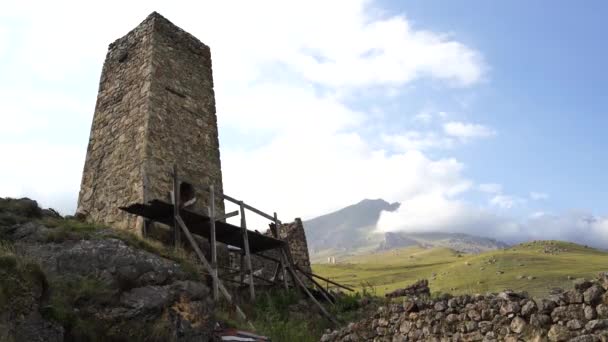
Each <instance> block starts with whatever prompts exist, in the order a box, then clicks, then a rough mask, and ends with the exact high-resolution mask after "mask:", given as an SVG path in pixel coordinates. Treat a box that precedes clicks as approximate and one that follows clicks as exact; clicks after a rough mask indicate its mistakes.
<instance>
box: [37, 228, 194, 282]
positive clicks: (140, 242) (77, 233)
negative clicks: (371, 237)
mask: <svg viewBox="0 0 608 342" xmlns="http://www.w3.org/2000/svg"><path fill="white" fill-rule="evenodd" d="M39 223H41V224H42V225H44V226H46V227H48V228H51V229H50V230H49V232H48V234H47V235H46V242H50V243H53V242H54V243H61V242H64V241H68V240H91V239H107V238H115V239H118V240H121V241H123V242H124V243H126V244H127V245H129V246H131V247H133V248H136V249H141V250H144V251H147V252H150V253H153V254H156V255H158V256H161V257H163V258H166V259H169V260H172V261H175V262H177V263H178V264H180V266H181V268H182V270H183V271H184V272H186V274H188V275H189V277H190V279H192V280H201V277H202V276H201V272H200V270H201V269H200V267H198V266H197V261H196V260H194V256H193V255H191V254H192V253H188V252H186V251H185V250H184V249H183V248H177V249H175V248H173V247H171V246H165V245H163V244H162V243H161V242H159V241H155V240H151V239H143V238H141V237H139V236H137V235H135V234H133V233H131V232H129V231H126V230H122V229H113V228H109V227H107V226H104V225H100V224H95V223H88V222H82V221H78V220H75V219H61V218H43V219H40V220H39Z"/></svg>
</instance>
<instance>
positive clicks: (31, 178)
mask: <svg viewBox="0 0 608 342" xmlns="http://www.w3.org/2000/svg"><path fill="white" fill-rule="evenodd" d="M114 2H115V1H109V2H104V3H91V4H82V3H79V2H75V1H66V0H62V1H58V2H53V3H52V4H49V3H46V2H32V3H30V2H23V1H21V2H17V1H15V2H11V1H8V2H3V3H2V4H1V5H0V160H1V161H2V163H3V167H2V168H0V196H15V197H18V196H30V197H32V198H35V199H38V200H39V201H40V202H42V203H43V205H45V206H51V207H55V208H58V209H60V210H61V211H62V212H64V213H70V212H72V211H73V210H74V209H75V206H76V199H77V194H78V189H79V184H80V177H81V171H82V166H83V162H84V155H85V153H86V143H87V140H88V134H89V129H90V123H91V120H92V115H93V110H94V105H95V96H96V92H97V85H98V82H99V74H100V71H101V65H102V63H103V58H104V56H105V52H106V49H107V45H108V44H109V43H110V42H112V41H113V40H114V39H116V38H118V37H120V36H122V35H124V34H126V32H128V31H129V30H130V29H132V28H133V27H135V26H136V25H137V24H138V23H139V22H141V21H142V20H143V19H144V18H145V17H146V16H147V15H148V14H149V13H150V12H152V11H154V10H156V11H158V12H160V13H161V14H163V15H164V16H166V17H167V18H168V19H170V20H172V21H173V22H174V23H175V24H177V25H178V26H180V27H182V28H184V29H185V30H187V31H189V32H191V33H192V34H194V35H195V36H197V37H198V38H200V39H201V40H202V41H203V42H205V43H207V44H208V45H210V47H211V51H212V58H213V67H214V81H215V92H216V100H217V101H216V102H217V111H218V122H219V125H220V145H221V157H222V167H223V173H224V185H225V186H224V187H225V191H226V192H227V193H229V194H231V195H235V196H237V197H240V198H243V199H245V200H247V201H249V202H252V203H255V204H257V205H258V206H260V207H262V208H268V209H267V210H268V211H273V210H276V211H278V212H279V213H280V214H282V215H283V216H284V217H296V216H301V217H303V218H310V217H313V216H316V215H320V214H324V213H326V212H328V211H331V210H335V209H338V208H340V207H343V206H346V205H349V204H352V203H354V202H357V201H359V200H361V199H363V198H384V199H386V200H389V201H399V202H402V203H403V205H402V209H401V210H400V211H399V212H397V213H394V214H385V215H383V216H382V218H381V221H380V223H379V227H378V229H379V230H406V231H429V230H441V231H459V232H470V233H474V234H481V235H486V236H491V237H496V238H499V239H503V240H505V241H508V242H517V241H522V240H527V239H538V238H560V239H568V240H575V241H578V242H584V243H592V244H595V245H598V246H603V247H608V218H607V217H608V204H607V203H608V202H607V201H605V200H604V196H605V194H606V193H608V185H606V183H605V182H604V179H603V177H602V176H603V173H604V170H606V167H607V166H608V165H607V163H608V161H607V160H606V152H605V151H606V148H607V147H608V146H607V145H608V138H606V136H605V134H604V131H605V129H606V127H608V115H606V113H605V111H606V109H607V108H608V99H607V97H606V96H602V95H604V94H605V92H606V87H605V86H603V81H604V80H606V79H607V78H608V77H606V76H608V75H607V72H606V68H605V66H604V65H603V63H602V62H603V61H606V60H608V58H606V57H608V56H607V54H608V52H607V49H606V48H605V47H604V46H603V45H605V44H602V42H603V38H604V37H603V34H604V32H606V24H605V23H604V20H603V18H602V13H605V12H606V8H605V7H606V5H604V4H603V3H602V2H600V1H588V2H585V3H584V5H580V4H576V3H574V2H572V3H565V2H563V3H559V4H558V3H557V2H553V1H538V2H534V3H530V2H525V1H508V2H502V3H498V2H488V1H459V2H455V1H431V0H424V1H422V0H421V1H370V0H348V1H332V2H326V1H307V2H296V1H292V2H286V1H278V0H268V1H260V2H255V4H253V3H252V2H240V1H225V2H196V1H192V2H190V1H185V2H183V3H180V4H179V5H177V4H170V3H167V2H162V1H146V2H129V3H122V2H121V3H119V2H117V1H116V3H114ZM114 6H120V8H121V11H115V10H113V8H114ZM235 8H239V9H240V10H239V11H235V10H234V9H235ZM268 165H280V167H276V168H269V167H268ZM242 169H247V170H249V172H248V173H247V174H243V173H242V172H240V170H242ZM319 189H324V190H325V191H326V193H325V194H323V195H321V196H320V195H319Z"/></svg>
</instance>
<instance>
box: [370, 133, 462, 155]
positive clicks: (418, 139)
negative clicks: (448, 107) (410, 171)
mask: <svg viewBox="0 0 608 342" xmlns="http://www.w3.org/2000/svg"><path fill="white" fill-rule="evenodd" d="M382 140H383V141H384V142H385V143H386V144H388V145H389V146H392V147H393V148H395V149H397V150H399V151H409V150H428V149H433V148H441V149H448V148H452V147H454V145H455V141H454V140H453V139H450V138H447V137H444V136H441V135H438V134H436V133H434V132H419V131H408V132H405V133H401V134H383V135H382Z"/></svg>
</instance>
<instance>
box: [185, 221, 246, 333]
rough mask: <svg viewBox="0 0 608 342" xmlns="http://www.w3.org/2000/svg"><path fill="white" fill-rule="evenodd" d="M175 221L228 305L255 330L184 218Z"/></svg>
mask: <svg viewBox="0 0 608 342" xmlns="http://www.w3.org/2000/svg"><path fill="white" fill-rule="evenodd" d="M175 221H176V222H177V224H178V226H179V227H181V229H182V231H183V233H184V235H185V236H186V238H187V239H188V241H189V242H190V245H191V246H192V249H194V252H195V253H196V255H197V256H198V258H199V260H200V261H201V262H202V263H203V266H205V268H206V269H207V272H209V273H210V274H211V276H212V277H215V278H216V281H217V284H218V288H219V290H220V291H221V293H222V295H224V298H226V301H227V302H228V303H230V304H232V305H234V307H235V308H236V311H237V313H238V314H239V315H240V316H241V317H242V318H243V319H244V320H245V321H247V323H248V324H249V326H251V328H252V329H255V327H254V326H253V324H251V322H250V321H249V320H248V319H247V316H246V315H245V313H244V312H243V310H241V308H240V307H239V306H238V305H237V304H236V303H234V301H233V300H232V296H231V295H230V293H228V290H226V288H225V287H224V285H223V284H222V282H221V281H220V280H219V279H217V276H216V275H214V274H213V272H212V268H211V264H209V262H208V261H207V258H205V255H204V254H203V252H201V249H200V248H199V247H198V244H197V243H196V241H195V240H194V238H193V237H192V234H190V231H189V230H188V227H186V224H185V223H184V221H183V220H182V218H181V217H180V216H179V215H177V216H176V217H175Z"/></svg>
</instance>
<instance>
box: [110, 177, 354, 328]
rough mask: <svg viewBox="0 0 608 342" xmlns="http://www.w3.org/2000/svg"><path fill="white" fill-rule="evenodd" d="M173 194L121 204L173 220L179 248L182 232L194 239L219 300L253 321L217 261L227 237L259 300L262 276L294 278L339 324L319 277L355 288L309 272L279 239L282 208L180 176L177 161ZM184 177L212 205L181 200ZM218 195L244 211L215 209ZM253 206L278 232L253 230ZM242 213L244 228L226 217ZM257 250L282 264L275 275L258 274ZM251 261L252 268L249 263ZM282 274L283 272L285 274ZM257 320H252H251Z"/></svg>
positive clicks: (277, 281) (148, 216)
mask: <svg viewBox="0 0 608 342" xmlns="http://www.w3.org/2000/svg"><path fill="white" fill-rule="evenodd" d="M172 178H173V195H172V196H171V197H172V201H171V202H172V203H167V202H164V201H161V200H152V201H149V202H148V203H134V204H131V205H129V206H127V207H121V208H120V209H121V210H124V211H126V212H128V213H131V214H134V215H138V216H141V217H143V218H144V219H145V220H146V221H148V222H159V223H162V224H165V225H168V226H170V227H171V228H172V230H173V239H172V240H173V243H174V245H175V246H176V247H178V246H180V245H181V243H182V242H181V240H182V236H185V237H186V240H187V242H188V244H189V245H190V246H191V248H192V250H193V251H194V253H195V254H196V256H197V257H198V259H199V260H200V262H201V263H202V264H203V266H204V268H205V270H206V271H207V273H208V274H209V276H210V277H211V283H212V293H213V299H214V300H216V301H217V300H218V299H219V298H220V294H221V295H222V296H223V297H224V298H225V299H226V301H227V302H228V303H230V304H231V305H234V306H235V308H236V311H237V313H238V314H239V315H240V316H241V317H242V318H243V319H244V320H247V317H246V315H245V313H244V312H243V311H242V310H241V308H240V307H239V306H238V305H237V304H236V302H235V301H234V300H233V298H232V295H231V294H230V292H229V291H228V289H227V288H226V287H225V286H224V284H223V281H229V282H234V280H233V279H229V278H227V277H223V278H222V277H220V276H219V273H218V261H217V243H218V242H221V243H224V244H226V245H228V246H234V247H237V248H238V249H239V250H240V255H241V267H240V268H239V269H238V270H234V269H229V271H231V272H233V273H234V272H235V271H237V272H238V273H240V281H239V283H240V285H241V286H243V285H245V284H244V278H245V276H247V277H248V287H249V298H250V299H251V300H252V301H253V300H255V296H256V290H255V287H256V286H255V281H254V280H259V281H261V282H264V283H265V284H271V285H277V286H282V287H284V288H285V289H289V287H290V283H289V281H288V277H289V278H291V280H292V282H291V283H292V284H291V285H292V286H294V287H295V288H297V289H299V290H300V291H302V292H303V293H304V294H305V295H306V296H308V298H310V299H311V301H312V302H313V303H315V305H316V306H318V308H319V309H320V311H321V313H322V314H323V315H324V316H325V317H327V319H329V320H330V321H331V322H333V323H334V324H337V321H336V319H335V318H334V317H333V316H332V315H330V314H329V312H328V311H327V310H326V309H325V307H324V306H323V305H322V304H321V302H320V301H319V300H318V299H317V297H315V296H314V295H313V292H314V293H317V294H319V296H320V297H321V298H323V299H324V300H325V302H326V303H328V304H329V305H335V297H334V296H333V295H332V294H331V293H330V292H329V291H327V290H326V289H325V288H324V287H323V286H322V285H320V284H319V282H318V281H317V280H315V278H316V279H320V280H323V281H326V282H328V283H331V284H333V285H335V286H337V287H340V288H343V289H346V290H349V291H353V289H352V288H349V287H347V286H344V285H341V284H338V283H336V282H333V281H331V280H329V279H326V278H323V277H321V276H319V275H316V274H314V273H309V272H306V271H305V270H303V269H302V268H301V267H299V266H298V265H297V264H295V263H294V261H293V258H292V255H291V251H290V249H289V246H288V244H287V243H286V242H285V241H283V240H281V239H279V235H278V232H279V228H280V226H281V221H280V220H279V219H278V216H277V213H276V212H275V213H274V214H273V215H269V214H267V213H265V212H263V211H261V210H259V209H256V208H255V207H253V206H251V205H249V204H246V203H245V202H243V201H240V200H237V199H235V198H233V197H231V196H228V195H226V194H222V193H217V192H216V191H215V189H214V187H213V185H210V186H201V185H195V183H192V182H191V180H185V179H180V177H179V175H178V173H177V167H176V166H175V165H174V167H173V172H172ZM182 182H187V183H188V184H189V185H190V186H193V187H196V188H198V189H199V190H202V191H203V192H206V193H208V194H209V202H208V203H209V205H208V206H207V208H206V209H207V212H206V213H200V212H195V211H194V210H190V209H187V208H185V207H184V203H180V202H181V201H180V198H181V196H180V188H181V184H182ZM216 197H219V198H221V199H222V200H226V201H229V202H232V203H234V204H236V205H238V206H239V210H237V211H233V212H230V213H227V214H225V215H221V216H220V215H217V213H216V210H215V200H216ZM247 211H250V212H253V213H255V214H257V215H260V216H262V217H264V218H266V219H268V220H270V221H271V222H272V224H271V225H270V230H271V233H272V236H267V235H264V234H261V233H259V232H257V231H251V230H249V229H248V228H247V220H246V212H247ZM237 215H240V217H241V222H240V227H239V226H235V225H232V224H229V223H227V222H226V219H227V218H230V217H234V216H237ZM193 235H195V236H199V237H202V238H205V239H208V240H209V245H210V254H211V261H209V260H207V258H206V257H205V255H204V253H203V252H202V251H201V249H200V247H199V245H198V243H197V241H196V240H195V238H194V236H193ZM269 250H278V253H279V258H278V259H277V258H273V257H269V256H267V255H264V254H262V252H264V251H269ZM252 254H254V255H257V256H259V257H261V258H264V259H266V260H270V261H272V262H275V263H276V267H275V271H274V275H273V276H272V277H271V278H270V279H266V278H264V277H261V276H258V275H255V274H254V272H253V266H252V261H251V255H252ZM244 266H246V267H244ZM279 274H280V276H279ZM300 276H302V277H304V278H306V279H308V280H309V281H310V283H312V284H313V288H310V289H309V288H308V287H307V286H306V285H305V284H304V282H303V281H302V279H300ZM249 324H250V325H251V323H249Z"/></svg>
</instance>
